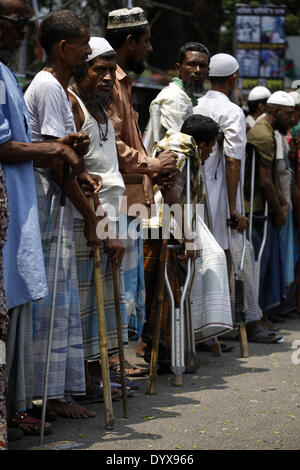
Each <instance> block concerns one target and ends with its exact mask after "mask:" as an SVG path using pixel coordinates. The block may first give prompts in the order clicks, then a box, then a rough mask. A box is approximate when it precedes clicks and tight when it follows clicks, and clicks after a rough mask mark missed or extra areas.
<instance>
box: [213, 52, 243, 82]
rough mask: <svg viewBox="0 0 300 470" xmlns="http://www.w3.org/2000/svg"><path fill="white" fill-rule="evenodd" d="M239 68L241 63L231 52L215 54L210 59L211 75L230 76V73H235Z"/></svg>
mask: <svg viewBox="0 0 300 470" xmlns="http://www.w3.org/2000/svg"><path fill="white" fill-rule="evenodd" d="M238 70H239V63H238V61H237V60H236V58H235V57H233V56H232V55H230V54H224V53H220V54H215V55H213V56H212V57H211V59H210V63H209V76H210V77H230V75H233V74H234V73H235V72H237V71H238Z"/></svg>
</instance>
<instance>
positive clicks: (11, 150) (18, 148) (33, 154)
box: [0, 140, 85, 176]
mask: <svg viewBox="0 0 300 470" xmlns="http://www.w3.org/2000/svg"><path fill="white" fill-rule="evenodd" d="M53 159H58V160H61V161H63V162H65V163H67V164H68V165H70V166H71V168H72V174H73V175H75V176H76V175H78V174H80V173H82V171H83V170H84V168H85V163H84V160H83V158H82V157H80V156H79V155H78V154H77V153H76V152H74V150H72V149H71V148H70V147H68V146H67V145H64V144H61V143H59V142H36V143H26V142H15V141H12V140H9V141H7V142H4V143H3V144H1V145H0V161H2V162H4V163H23V162H28V161H33V163H34V165H35V166H37V167H40V168H48V167H49V166H50V162H51V161H52V160H53Z"/></svg>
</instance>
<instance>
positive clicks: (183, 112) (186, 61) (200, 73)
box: [144, 42, 209, 155]
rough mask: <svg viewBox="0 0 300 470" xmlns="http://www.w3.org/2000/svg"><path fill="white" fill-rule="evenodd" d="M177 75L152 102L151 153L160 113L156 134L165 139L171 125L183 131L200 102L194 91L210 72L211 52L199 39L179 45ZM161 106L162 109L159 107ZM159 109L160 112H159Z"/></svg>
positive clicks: (147, 142)
mask: <svg viewBox="0 0 300 470" xmlns="http://www.w3.org/2000/svg"><path fill="white" fill-rule="evenodd" d="M175 67H176V71H177V75H178V76H177V77H175V78H173V80H172V81H171V82H170V83H169V85H168V86H166V87H165V88H163V89H162V90H161V91H160V92H159V94H158V95H157V97H156V98H155V99H154V100H153V101H152V103H151V105H150V121H149V124H148V129H147V131H146V133H145V138H144V145H145V147H146V149H147V152H148V155H151V153H152V149H153V146H154V144H155V143H156V142H155V141H154V133H155V129H154V125H155V124H156V123H155V117H156V116H157V118H158V119H157V121H158V126H159V128H158V129H157V134H158V136H159V140H160V139H162V138H163V137H164V136H165V134H166V132H167V131H168V130H169V129H174V130H175V131H178V132H179V131H180V129H181V127H182V124H183V123H184V121H185V120H186V118H188V117H189V116H191V115H192V114H193V106H195V105H196V104H197V98H196V97H195V96H194V93H196V92H201V91H202V89H203V82H204V81H205V80H206V78H207V76H208V67H209V52H208V50H207V48H206V47H205V46H204V45H203V44H201V43H199V42H188V43H186V44H185V45H184V46H182V47H181V48H180V49H179V52H178V57H177V62H176V64H175ZM157 106H159V111H156V108H157ZM156 113H157V114H156Z"/></svg>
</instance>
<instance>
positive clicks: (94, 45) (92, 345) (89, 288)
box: [69, 37, 128, 396]
mask: <svg viewBox="0 0 300 470" xmlns="http://www.w3.org/2000/svg"><path fill="white" fill-rule="evenodd" d="M89 44H90V47H91V50H92V52H91V54H90V55H89V57H88V66H87V68H86V69H84V70H83V71H82V72H79V73H78V74H75V77H74V78H75V83H74V85H73V86H72V87H71V88H70V89H69V93H70V98H71V101H72V106H73V115H74V120H75V124H76V127H77V130H84V131H86V132H87V133H88V135H89V138H90V146H89V150H88V153H87V154H86V155H85V156H84V158H85V162H86V166H87V168H88V170H89V171H90V173H92V174H98V175H100V176H101V179H102V187H101V190H100V192H99V193H98V196H99V203H100V206H101V211H105V212H106V214H107V215H108V219H109V224H111V228H110V230H109V231H108V233H111V235H110V237H112V238H111V239H109V238H108V239H105V240H104V244H106V245H108V247H109V248H110V245H112V248H114V250H115V255H116V256H115V258H116V261H117V265H118V267H120V265H121V261H122V257H123V253H124V247H123V245H122V243H121V241H120V240H118V235H117V224H116V222H117V221H118V219H119V210H120V203H121V199H122V195H123V193H124V191H125V185H124V181H123V178H122V175H121V173H120V171H119V164H118V155H117V149H116V140H115V133H114V128H113V126H112V124H111V121H110V119H109V117H108V115H107V111H106V110H107V109H108V108H109V106H110V105H111V102H112V99H113V98H112V90H113V86H114V83H115V78H116V68H117V54H116V53H115V51H114V50H113V48H112V47H111V46H110V44H109V43H108V42H107V41H106V39H104V38H99V37H93V38H91V39H90V42H89ZM99 212H100V208H98V210H97V213H99ZM102 213H103V212H102ZM99 231H100V226H99ZM99 231H98V232H97V233H98V234H99V236H100V237H101V235H100V233H99ZM83 232H84V224H83V221H82V220H80V219H78V218H76V219H75V224H74V233H75V245H76V257H77V270H78V282H79V295H80V304H81V321H82V330H83V345H84V357H85V360H86V361H89V362H87V363H86V374H87V389H88V393H87V395H90V396H91V395H92V394H95V382H96V381H97V380H99V373H100V372H99V370H97V364H98V361H95V360H96V359H98V358H99V357H100V351H99V338H98V321H97V306H96V293H95V280H94V276H93V272H94V269H93V261H92V260H91V259H90V256H89V250H88V248H87V246H86V243H84V235H83ZM101 260H102V272H103V288H104V296H105V298H104V308H105V320H106V321H105V325H106V335H107V341H108V346H107V348H108V355H109V357H113V356H115V355H117V354H118V342H117V331H116V317H115V310H114V291H113V279H112V268H111V263H110V262H108V260H107V257H106V255H105V254H103V253H102V256H101ZM109 261H110V260H109ZM113 261H115V260H113ZM119 286H120V309H121V315H122V326H123V339H124V344H127V343H128V339H127V337H128V329H127V314H126V304H125V291H124V273H123V269H120V270H119ZM92 362H93V363H92ZM93 374H96V375H97V376H98V378H96V377H93ZM114 380H117V379H116V378H114ZM113 385H114V384H113V382H112V387H111V389H112V390H113V388H114V387H113ZM116 388H118V387H116Z"/></svg>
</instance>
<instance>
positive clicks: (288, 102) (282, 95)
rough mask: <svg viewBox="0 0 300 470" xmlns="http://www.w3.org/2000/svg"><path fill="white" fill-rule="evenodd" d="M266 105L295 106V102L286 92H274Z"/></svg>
mask: <svg viewBox="0 0 300 470" xmlns="http://www.w3.org/2000/svg"><path fill="white" fill-rule="evenodd" d="M267 103H269V104H279V105H280V106H295V101H294V100H293V98H292V97H291V96H290V95H289V94H288V93H287V92H286V91H281V90H280V91H275V92H274V93H272V95H271V96H270V98H269V99H268V101H267Z"/></svg>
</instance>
